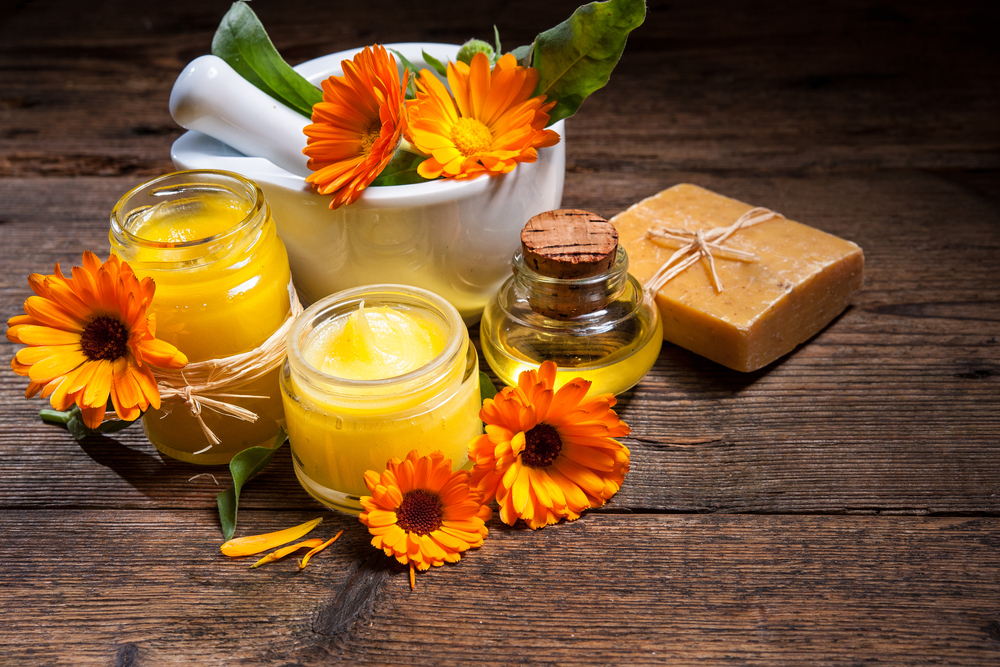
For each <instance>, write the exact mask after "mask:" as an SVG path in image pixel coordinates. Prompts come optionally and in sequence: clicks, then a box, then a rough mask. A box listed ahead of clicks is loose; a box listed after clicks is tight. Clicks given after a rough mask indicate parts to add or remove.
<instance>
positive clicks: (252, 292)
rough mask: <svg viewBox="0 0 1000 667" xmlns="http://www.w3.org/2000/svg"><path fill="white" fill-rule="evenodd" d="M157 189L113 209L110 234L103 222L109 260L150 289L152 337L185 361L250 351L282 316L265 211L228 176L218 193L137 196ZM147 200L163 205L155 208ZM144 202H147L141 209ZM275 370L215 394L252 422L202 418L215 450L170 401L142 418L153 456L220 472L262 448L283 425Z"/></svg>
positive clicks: (285, 271) (283, 296)
mask: <svg viewBox="0 0 1000 667" xmlns="http://www.w3.org/2000/svg"><path fill="white" fill-rule="evenodd" d="M172 176H173V177H175V178H176V177H181V176H187V177H188V178H193V177H192V176H191V175H190V174H176V175H172ZM215 176H216V178H222V177H221V176H219V175H218V174H217V173H216V174H215ZM164 178H170V177H164ZM226 179H229V180H232V181H233V183H229V182H228V181H227V180H226ZM160 180H162V179H158V180H157V181H153V182H151V183H150V184H147V185H146V186H141V187H140V188H139V189H137V191H133V192H132V193H129V195H126V197H125V198H123V199H122V202H119V206H118V207H116V210H115V214H119V212H120V211H119V209H122V211H121V215H120V216H118V217H119V221H120V228H119V229H118V230H116V229H115V218H116V215H114V214H113V216H112V232H111V244H112V252H114V253H115V254H118V255H119V256H120V257H122V258H123V259H125V260H126V261H128V262H129V264H130V265H131V266H132V267H133V269H134V270H135V272H136V274H137V275H138V276H139V277H140V278H141V277H145V276H150V277H152V278H153V279H154V280H155V281H156V292H155V294H154V297H153V303H152V308H151V310H152V312H153V313H154V314H155V316H156V336H157V338H160V339H162V340H165V341H167V342H168V343H172V344H173V345H176V346H177V348H178V349H180V350H181V351H182V352H184V353H185V354H186V355H187V357H188V360H189V362H200V361H206V360H210V359H219V358H225V357H229V356H232V355H234V354H240V353H244V352H248V351H250V350H253V349H255V348H257V347H258V346H260V345H261V344H262V343H263V342H264V341H265V340H267V338H268V337H269V336H271V334H272V333H274V331H275V330H276V329H278V328H279V327H280V326H281V325H282V324H283V323H284V321H285V320H286V319H287V318H288V316H289V313H290V280H291V275H290V272H289V268H288V257H287V255H286V252H285V247H284V244H283V243H282V242H281V239H279V238H278V235H277V231H276V229H275V226H274V222H273V221H272V219H271V217H270V215H269V213H268V209H267V207H266V205H264V206H261V205H260V204H261V203H263V194H262V193H260V191H259V190H257V189H256V188H255V187H249V188H243V187H240V186H242V184H243V183H246V184H249V185H250V186H252V184H250V182H249V181H242V179H240V181H236V180H235V179H232V178H230V177H228V176H227V177H225V178H222V183H220V184H219V185H221V186H223V187H215V186H213V187H207V186H205V184H203V183H197V184H193V185H192V184H187V185H184V184H177V183H173V184H172V188H173V189H172V190H171V193H170V194H171V196H170V197H169V198H165V197H164V196H163V195H154V196H150V195H149V194H147V193H144V192H141V191H142V189H143V188H147V189H149V190H151V191H152V192H153V193H156V192H160V191H162V190H163V189H165V186H164V185H162V184H160V183H159V181H160ZM198 180H199V181H200V180H201V179H200V178H199V179H198ZM140 195H145V197H140ZM156 196H159V197H160V198H161V199H165V200H164V201H155V197H156ZM257 196H259V197H260V202H257V201H256V200H255V197H257ZM147 199H148V200H153V201H152V202H151V203H150V204H149V205H143V204H145V203H146V200H147ZM123 204H124V206H123ZM280 371H281V369H280V367H278V368H275V369H274V370H273V371H271V372H270V373H268V374H267V375H266V376H264V377H262V378H259V379H257V380H254V381H252V382H249V383H247V384H243V385H241V386H236V387H230V388H227V389H226V390H225V392H224V393H229V394H238V395H239V396H238V397H225V398H222V399H221V400H225V401H226V402H229V403H232V404H234V405H237V406H240V407H244V408H246V409H248V410H250V411H252V412H253V413H255V414H256V415H257V420H256V421H255V422H248V421H242V420H239V419H236V418H234V417H232V416H228V415H222V414H219V413H217V412H215V411H213V410H211V409H208V408H204V409H202V412H201V417H202V419H203V420H204V422H205V424H206V425H207V426H208V427H209V428H210V429H211V430H212V432H214V433H215V435H216V436H218V438H219V439H220V440H221V441H222V442H221V443H220V444H217V445H213V446H212V447H211V448H210V449H207V451H203V450H205V449H206V447H208V445H209V444H210V443H209V441H208V440H207V439H206V436H205V434H204V432H203V431H202V428H201V426H200V424H199V423H198V421H197V420H196V418H195V417H194V416H193V415H192V414H191V410H190V409H189V407H188V406H187V405H186V404H184V403H182V402H180V401H178V400H173V401H167V402H165V403H164V404H163V405H162V406H161V409H160V410H150V411H149V412H147V413H146V414H145V415H144V417H143V425H144V427H145V430H146V434H147V436H148V437H149V439H150V441H151V442H152V443H153V444H154V445H155V446H156V447H157V448H158V449H159V450H160V451H161V452H163V453H165V454H167V455H169V456H172V457H174V458H177V459H181V460H183V461H189V462H192V463H202V464H219V463H227V462H228V461H229V460H230V459H231V458H232V457H233V455H234V454H236V453H238V452H240V451H242V450H244V449H246V448H248V447H253V446H271V445H272V444H273V441H274V439H275V436H276V435H277V433H278V429H279V427H280V425H281V424H282V423H283V420H284V414H283V410H282V407H281V398H280V395H279V392H280V389H279V375H280ZM248 396H254V397H263V398H247V397H248ZM197 452H201V453H197Z"/></svg>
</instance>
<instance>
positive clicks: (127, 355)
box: [7, 252, 187, 428]
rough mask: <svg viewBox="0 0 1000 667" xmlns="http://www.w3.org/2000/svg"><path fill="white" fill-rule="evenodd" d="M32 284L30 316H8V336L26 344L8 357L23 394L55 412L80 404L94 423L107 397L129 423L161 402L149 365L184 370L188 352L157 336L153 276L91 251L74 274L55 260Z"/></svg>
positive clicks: (89, 423)
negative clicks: (23, 384)
mask: <svg viewBox="0 0 1000 667" xmlns="http://www.w3.org/2000/svg"><path fill="white" fill-rule="evenodd" d="M28 284H29V285H31V289H32V290H33V291H34V292H35V296H31V297H28V299H27V300H26V301H25V302H24V312H25V314H24V315H17V316H15V317H12V318H10V320H8V321H7V326H8V327H9V328H8V329H7V340H10V341H12V342H14V343H21V344H24V345H27V346H28V347H26V348H23V349H21V350H19V351H18V352H17V354H16V355H14V359H13V360H12V361H11V368H13V370H14V372H15V373H17V374H18V375H21V376H24V377H27V378H28V379H29V380H30V383H29V384H28V389H27V391H26V392H25V397H26V398H31V397H32V396H34V395H35V394H37V393H39V392H41V395H42V397H43V398H49V400H50V401H51V403H52V407H53V408H55V409H56V410H67V409H68V408H69V407H70V406H72V405H73V404H74V403H75V404H76V405H77V406H79V408H80V411H81V412H82V415H83V420H84V423H85V424H86V425H87V426H88V427H90V428H97V427H98V426H100V424H101V421H102V420H103V419H104V413H105V410H106V408H107V403H108V398H109V397H110V398H111V402H112V404H113V405H114V408H115V412H116V413H117V414H118V417H120V418H121V419H123V420H126V421H134V420H135V419H137V418H138V417H139V415H140V414H141V412H142V411H144V410H146V409H148V408H149V407H150V406H152V407H154V408H159V407H160V392H159V390H158V389H157V386H156V380H155V379H154V378H153V372H152V370H150V366H156V367H159V368H182V367H183V366H184V365H186V364H187V357H185V356H184V354H183V353H182V352H180V351H178V350H177V348H176V347H174V346H173V345H170V344H169V343H165V342H163V341H161V340H158V339H157V338H156V337H155V336H156V321H155V319H154V316H153V314H151V313H148V312H147V310H148V308H149V304H150V303H151V302H152V300H153V293H154V291H155V289H156V288H155V285H154V283H153V279H152V278H144V279H142V280H139V279H138V278H137V277H136V275H135V273H134V272H133V271H132V267H130V266H129V265H128V264H127V263H126V262H123V261H121V260H120V259H118V258H117V257H114V256H112V257H111V258H110V259H109V260H108V261H106V262H104V263H103V264H102V263H101V261H100V260H99V259H98V258H97V255H95V254H94V253H92V252H86V253H84V255H83V266H82V267H76V266H75V267H73V271H72V277H67V276H64V275H63V273H62V271H61V270H60V269H59V265H58V264H56V269H55V273H54V274H52V275H41V274H38V273H34V274H32V275H30V276H28Z"/></svg>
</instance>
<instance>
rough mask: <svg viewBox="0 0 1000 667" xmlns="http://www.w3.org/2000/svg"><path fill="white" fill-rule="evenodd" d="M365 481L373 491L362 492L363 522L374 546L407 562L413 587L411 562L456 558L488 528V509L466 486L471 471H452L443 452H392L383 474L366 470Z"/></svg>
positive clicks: (425, 565)
mask: <svg viewBox="0 0 1000 667" xmlns="http://www.w3.org/2000/svg"><path fill="white" fill-rule="evenodd" d="M365 485H366V486H367V487H368V490H369V491H371V494H372V495H370V496H362V497H361V505H362V507H364V508H365V511H364V512H362V513H361V516H360V517H359V518H360V519H361V523H363V524H365V525H366V526H368V532H370V533H371V534H372V535H373V537H372V546H374V547H375V548H376V549H382V550H383V551H384V552H385V554H386V555H387V556H393V557H395V558H396V560H398V561H399V562H400V563H402V564H404V565H406V564H409V566H410V587H411V588H412V587H413V586H414V579H413V570H414V567H415V568H416V569H418V570H421V571H423V570H427V569H429V568H430V567H431V566H432V565H433V566H439V565H443V564H444V563H446V562H448V563H457V562H458V561H459V560H461V559H462V552H463V551H466V550H467V549H471V548H476V547H480V546H482V544H483V538H484V537H486V535H487V534H488V533H489V530H488V529H487V528H486V525H485V524H486V521H489V519H490V517H491V516H493V512H492V510H490V508H489V507H486V506H485V505H483V503H482V494H481V493H480V492H479V491H478V490H476V489H475V488H472V487H470V486H469V472H468V471H466V470H456V471H454V472H452V469H451V460H450V459H446V458H444V455H443V454H442V453H441V452H433V453H431V454H429V455H427V456H418V455H417V451H416V450H413V451H411V452H410V453H409V454H408V455H407V456H406V458H405V459H403V460H402V461H400V460H399V459H398V458H396V457H393V458H392V459H390V460H389V462H388V464H387V470H385V471H384V472H382V473H381V474H379V473H377V472H375V471H374V470H369V471H368V472H366V473H365Z"/></svg>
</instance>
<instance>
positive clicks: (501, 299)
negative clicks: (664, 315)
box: [480, 210, 663, 395]
mask: <svg viewBox="0 0 1000 667" xmlns="http://www.w3.org/2000/svg"><path fill="white" fill-rule="evenodd" d="M594 239H597V241H595V240H594ZM513 269H514V275H513V277H511V278H509V279H508V280H507V281H506V282H505V283H504V285H503V286H502V287H501V288H500V291H499V292H498V293H497V294H496V296H495V297H494V298H493V299H492V300H491V301H490V303H489V305H487V306H486V310H485V311H484V313H483V319H482V322H481V324H480V339H481V341H482V347H483V354H484V356H485V357H486V361H487V362H488V363H489V365H490V368H492V369H493V371H494V372H495V373H496V374H497V376H498V377H499V378H500V380H501V381H503V382H504V383H506V384H509V385H513V384H516V382H517V377H518V375H519V374H520V373H521V371H524V370H527V369H532V368H537V367H538V366H539V365H540V364H541V363H542V362H543V361H547V360H551V361H553V362H555V363H556V366H557V367H558V368H557V373H556V383H555V384H556V387H557V388H558V387H560V386H562V385H563V384H565V383H566V382H568V381H570V380H572V379H573V378H577V377H582V378H583V379H585V380H590V381H591V382H592V383H593V384H592V386H591V390H590V394H591V395H594V394H603V393H612V394H620V393H622V392H624V391H626V390H628V389H630V388H631V387H632V386H634V385H635V384H636V383H637V382H639V380H641V379H642V378H643V376H645V375H646V373H647V372H648V371H649V369H650V368H652V366H653V364H654V363H655V362H656V358H657V356H658V355H659V353H660V346H661V345H662V343H663V327H662V323H661V321H660V314H659V311H658V309H657V308H656V305H655V303H654V302H653V298H652V296H651V295H647V294H646V293H645V292H644V290H643V288H642V285H640V284H639V282H638V281H637V280H636V279H635V278H633V277H632V276H631V275H629V273H628V255H627V254H626V252H625V249H624V248H621V247H619V246H618V235H617V232H615V230H614V226H612V225H611V223H609V222H607V221H606V220H604V219H603V218H600V217H599V216H596V215H594V214H592V213H587V212H586V211H577V210H560V211H549V212H547V213H543V214H541V215H539V216H535V217H534V218H532V219H531V220H530V221H529V222H528V224H527V225H526V226H525V228H524V230H523V231H522V233H521V249H520V250H518V251H517V252H516V253H515V254H514V258H513Z"/></svg>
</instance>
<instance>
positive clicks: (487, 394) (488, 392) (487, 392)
mask: <svg viewBox="0 0 1000 667" xmlns="http://www.w3.org/2000/svg"><path fill="white" fill-rule="evenodd" d="M496 395H497V388H496V386H494V384H493V380H491V379H490V376H489V375H487V374H486V373H484V372H482V371H479V396H480V398H481V399H482V400H483V401H485V400H486V399H487V398H493V397H494V396H496Z"/></svg>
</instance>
